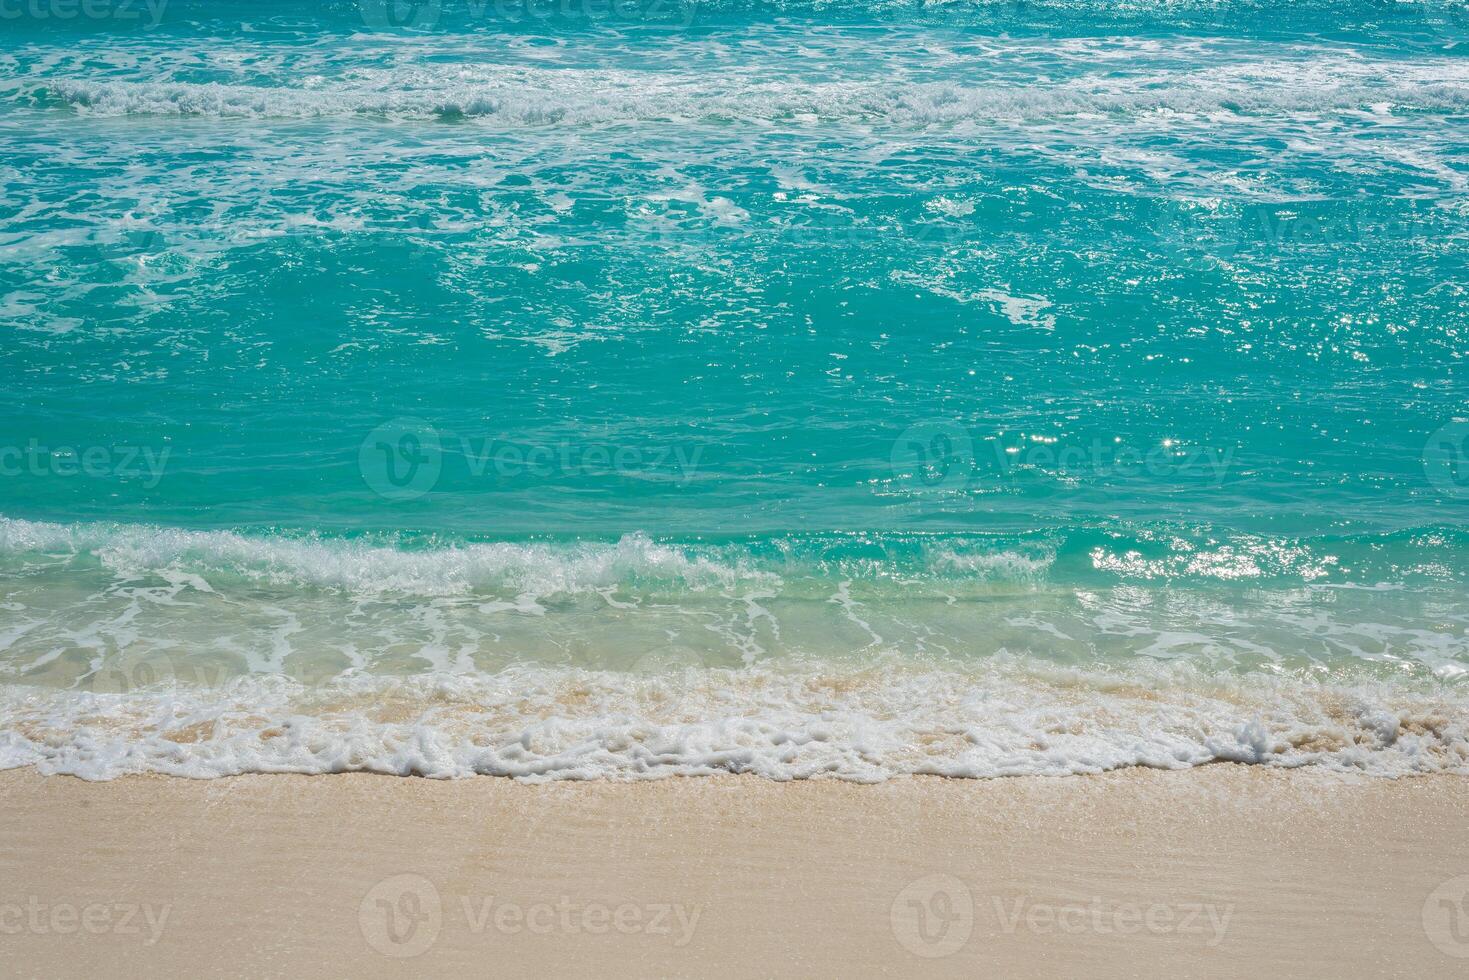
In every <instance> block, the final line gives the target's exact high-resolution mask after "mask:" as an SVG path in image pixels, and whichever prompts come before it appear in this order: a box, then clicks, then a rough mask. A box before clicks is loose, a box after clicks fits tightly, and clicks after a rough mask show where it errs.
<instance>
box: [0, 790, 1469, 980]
mask: <svg viewBox="0 0 1469 980" xmlns="http://www.w3.org/2000/svg"><path fill="white" fill-rule="evenodd" d="M0 793H3V798H4V800H5V818H6V819H5V820H4V821H3V825H0V838H3V845H0V972H4V973H6V974H7V975H15V976H37V977H97V976H139V977H141V976H148V977H156V976H165V975H170V976H191V977H193V976H206V977H211V976H241V977H261V976H292V977H295V976H308V977H309V976H331V977H342V976H361V977H371V976H412V977H418V976H440V975H448V976H476V977H486V976H510V977H514V976H532V975H534V976H556V977H564V976H588V977H609V976H629V977H648V976H739V977H774V976H803V977H804V976H841V977H855V976H904V977H906V976H915V975H934V976H965V977H1006V978H1010V977H1031V976H1038V977H1039V976H1044V977H1060V976H1066V977H1079V976H1085V977H1123V976H1126V977H1139V976H1140V977H1187V976H1217V977H1230V978H1234V977H1241V976H1246V975H1249V974H1251V973H1255V972H1258V973H1259V974H1260V975H1261V976H1289V977H1367V976H1381V977H1388V976H1393V977H1402V976H1415V977H1438V976H1455V975H1458V976H1463V975H1466V974H1469V958H1466V957H1469V899H1466V894H1469V877H1466V878H1459V877H1458V876H1464V875H1469V780H1465V779H1462V778H1456V777H1427V778H1418V779H1402V780H1397V781H1387V780H1374V779H1350V778H1343V777H1336V776H1329V775H1326V774H1313V773H1308V772H1294V773H1285V772H1272V771H1265V770H1259V769H1247V768H1243V767H1238V766H1229V765H1219V766H1210V767H1207V768H1203V769H1198V770H1193V771H1190V772H1181V773H1162V772H1150V771H1141V770H1133V771H1127V772H1120V773H1115V774H1111V775H1107V776H1096V777H1072V778H1065V779H1043V778H1034V779H1002V780H988V781H961V780H943V779H905V780H898V781H893V782H889V783H886V784H884V785H879V786H855V785H850V784H844V783H837V782H804V783H789V784H777V783H771V782H765V781H761V780H759V779H756V778H745V777H732V776H731V777H716V778H709V779H675V780H665V781H661V782H652V783H638V784H614V783H595V784H556V785H549V786H546V785H542V786H529V785H522V784H517V783H513V782H509V781H506V780H502V779H494V778H483V779H472V780H463V781H457V782H436V781H429V780H423V779H398V778H391V777H380V776H368V775H344V776H314V777H296V776H248V777H240V778H235V779H223V780H215V781H199V782H195V781H189V780H181V779H165V778H130V779H122V780H118V781H115V782H111V783H85V782H81V781H79V780H76V779H71V778H66V777H52V778H44V777H40V776H37V775H35V774H34V773H32V772H28V771H16V772H8V773H0ZM1455 954H1457V956H1456V955H1455Z"/></svg>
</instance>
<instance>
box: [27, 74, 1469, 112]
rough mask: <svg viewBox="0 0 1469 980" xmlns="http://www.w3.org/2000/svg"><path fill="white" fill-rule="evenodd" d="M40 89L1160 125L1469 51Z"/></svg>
mask: <svg viewBox="0 0 1469 980" xmlns="http://www.w3.org/2000/svg"><path fill="white" fill-rule="evenodd" d="M32 88H33V92H34V94H35V95H38V96H40V97H42V98H43V99H49V100H53V101H54V102H55V103H57V104H59V105H62V106H68V107H71V108H72V109H73V110H75V111H78V112H82V113H86V114H89V115H96V116H126V115H145V116H194V117H204V118H209V117H213V118H235V119H242V118H249V119H272V118H274V119H316V118H323V117H354V116H355V117H374V116H376V117H384V118H401V119H420V120H433V119H478V120H483V121H486V122H491V123H499V124H502V125H513V126H546V125H589V124H612V123H634V122H639V123H650V122H660V121H662V122H700V121H702V122H727V121H742V122H753V123H761V124H768V123H774V122H780V121H794V120H804V121H807V122H812V121H822V122H828V123H847V124H863V125H879V126H894V127H899V128H910V127H916V128H920V129H921V128H925V127H929V126H946V125H956V124H961V123H969V124H992V123H996V122H1004V121H1013V122H1019V121H1030V122H1034V121H1037V120H1048V119H1065V120H1070V121H1087V122H1089V123H1091V124H1095V123H1096V122H1097V120H1098V119H1101V118H1107V117H1118V116H1122V117H1133V118H1135V117H1150V118H1155V119H1156V120H1157V121H1158V122H1159V124H1162V123H1164V122H1169V121H1173V122H1177V121H1180V120H1183V121H1192V122H1195V123H1199V122H1211V123H1215V124H1217V123H1218V122H1220V121H1221V120H1226V119H1228V120H1236V121H1238V120H1241V119H1244V118H1247V117H1263V118H1264V119H1266V120H1267V121H1268V120H1274V119H1276V118H1277V117H1279V116H1280V115H1282V114H1287V115H1293V116H1302V117H1304V118H1314V117H1316V116H1318V115H1320V114H1341V113H1358V112H1363V111H1368V110H1370V109H1371V108H1372V107H1374V106H1396V107H1399V108H1402V109H1411V110H1413V111H1426V112H1459V111H1462V110H1463V109H1464V107H1465V106H1466V105H1469V78H1466V75H1465V72H1464V71H1463V69H1462V68H1460V67H1459V66H1457V65H1454V64H1447V65H1441V64H1436V63H1426V64H1411V63H1410V64H1404V63H1401V62H1392V63H1389V62H1368V63H1366V64H1364V63H1363V62H1362V61H1361V60H1360V59H1350V58H1341V57H1331V58H1324V59H1321V60H1316V61H1306V62H1292V61H1270V62H1260V63H1249V64H1244V65H1230V66H1225V67H1220V68H1209V69H1194V70H1191V71H1188V72H1182V71H1180V72H1168V71H1162V72H1159V71H1155V72H1148V73H1139V74H1137V75H1135V76H1132V77H1123V78H1118V77H1115V76H1114V75H1113V74H1112V73H1111V72H1109V73H1108V74H1107V75H1106V76H1105V77H1090V76H1084V77H1082V78H1079V79H1073V80H1070V81H1067V82H1063V83H1054V84H1050V85H1039V84H1037V83H1035V82H1034V81H1032V80H1026V81H1025V82H1024V83H1023V84H1021V83H1017V82H1015V81H1014V80H1013V79H1006V78H994V79H991V80H990V81H989V83H988V84H982V85H975V84H973V83H971V82H968V81H962V80H939V81H912V80H899V81H884V82H880V83H879V82H871V81H867V80H864V79H846V80H836V81H823V80H818V79H811V78H808V79H791V80H786V81H781V82H770V81H768V80H766V79H765V78H763V77H762V76H761V75H759V74H756V73H738V72H736V73H731V74H730V75H729V76H727V77H718V76H713V77H711V76H691V75H672V76H670V75H669V74H667V73H660V72H636V71H605V70H591V69H572V68H563V69H556V70H547V69H534V68H523V67H516V66H494V67H480V68H475V69H466V68H455V69H454V70H452V71H448V70H434V69H419V68H413V69H358V70H356V71H354V72H353V73H351V75H350V76H349V77H345V78H339V79H333V80H330V81H325V82H321V83H319V84H316V85H314V86H312V87H307V88H302V87H299V86H293V85H290V84H285V83H282V84H280V85H259V84H236V83H232V82H202V83H196V82H174V81H169V82H162V81H134V80H129V79H119V78H78V77H73V78H54V79H48V80H46V81H44V82H43V83H42V84H40V85H35V86H32Z"/></svg>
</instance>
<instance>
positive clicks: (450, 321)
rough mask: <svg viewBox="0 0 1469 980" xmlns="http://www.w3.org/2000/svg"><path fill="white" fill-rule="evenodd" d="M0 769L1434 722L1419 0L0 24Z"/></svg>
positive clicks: (1142, 749) (1019, 761) (1174, 738)
mask: <svg viewBox="0 0 1469 980" xmlns="http://www.w3.org/2000/svg"><path fill="white" fill-rule="evenodd" d="M0 68H3V71H0V188H3V193H0V330H3V338H4V340H3V343H0V373H3V376H4V377H5V379H6V383H5V384H4V385H3V386H0V764H3V765H26V764H39V765H40V766H41V767H42V768H43V769H44V770H45V771H64V772H76V773H80V774H83V775H87V776H90V777H104V778H105V777H108V776H111V775H115V774H118V773H121V772H126V771H136V770H157V771H164V772H173V773H178V774H183V775H216V774H221V773H228V772H238V771H250V770H275V769H290V770H299V771H336V770H342V769H374V770H379V771H389V772H405V773H406V772H416V773H427V774H432V775H459V774H467V773H471V772H495V773H509V774H514V775H521V776H531V777H540V776H577V777H591V776H619V777H620V776H640V775H663V774H668V773H677V772H707V771H721V770H734V771H754V772H760V773H763V774H766V775H770V776H774V777H778V778H790V777H801V776H809V775H821V774H833V775H838V776H843V777H848V778H860V779H879V778H883V777H885V776H888V775H892V774H896V773H908V772H941V773H947V774H952V775H993V774H1000V773H1012V772H1047V773H1058V774H1059V773H1067V772H1080V771H1092V770H1095V769H1100V768H1110V767H1116V766H1123V765H1133V764H1146V765H1159V766H1185V765H1193V764H1197V763H1200V762H1206V761H1211V760H1215V759H1237V760H1242V761H1250V762H1260V763H1268V764H1284V765H1300V764H1321V765H1327V766H1332V767H1336V768H1356V769H1362V770H1365V771H1369V772H1383V773H1401V772H1421V771H1442V770H1454V771H1464V770H1466V769H1469V688H1466V687H1465V686H1464V685H1465V684H1466V683H1469V680H1466V679H1465V678H1466V674H1469V520H1466V519H1469V378H1466V363H1465V362H1466V357H1469V312H1466V311H1469V305H1466V302H1465V300H1466V286H1469V276H1466V261H1465V257H1466V254H1469V253H1466V245H1469V241H1466V239H1469V8H1466V7H1465V6H1463V5H1459V4H1456V3H1452V2H1428V3H1388V2H1376V0H1374V2H1349V3H1310V2H1305V3H1301V2H1295V3H1246V2H1236V0H1220V2H1207V3H1206V2H1188V0H1184V2H1177V3H1173V2H1166V3H1165V2H1152V0H1140V2H1104V0H1074V2H1057V3H1037V4H1031V3H1023V4H1015V3H999V2H997V3H969V2H953V3H909V2H891V3H883V2H873V0H851V2H847V3H840V4H836V3H831V4H827V3H780V4H772V3H738V2H718V3H704V2H696V0H625V2H612V0H554V2H550V0H548V2H527V0H500V2H497V3H489V2H486V3H469V2H467V0H462V2H461V0H437V2H434V0H428V2H421V3H416V4H410V3H392V2H389V0H363V2H362V3H361V4H358V3H320V4H308V3H304V2H301V0H295V2H289V3H288V2H283V0H258V2H253V3H232V2H206V0H167V2H162V0H153V3H152V4H151V5H150V4H148V3H144V2H142V0H107V2H104V0H97V2H96V3H95V4H93V5H91V6H89V7H88V8H87V9H86V10H85V11H82V10H81V8H79V7H77V6H75V5H73V4H69V3H66V2H65V0H47V2H42V0H25V2H24V3H20V2H17V3H13V4H11V5H9V6H4V7H3V8H0Z"/></svg>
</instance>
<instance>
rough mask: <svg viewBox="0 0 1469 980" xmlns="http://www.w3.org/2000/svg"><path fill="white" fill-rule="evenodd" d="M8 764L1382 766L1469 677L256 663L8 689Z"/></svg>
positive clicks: (475, 769)
mask: <svg viewBox="0 0 1469 980" xmlns="http://www.w3.org/2000/svg"><path fill="white" fill-rule="evenodd" d="M0 708H3V712H4V716H5V717H6V718H7V719H8V720H7V722H6V723H5V726H4V729H3V731H0V768H19V767H24V766H34V767H36V769H37V770H38V771H39V772H41V773H44V774H70V775H75V776H80V777H82V778H85V779H90V780H107V779H112V778H115V777H117V776H121V775H124V774H129V773H161V774H167V775H171V776H184V777H193V778H212V777H219V776H229V775H236V774H241V773H341V772H373V773H384V774H393V775H402V776H409V775H416V776H428V777H435V778H455V777H467V776H473V775H497V776H509V777H513V778H516V779H521V780H529V781H546V780H564V779H581V780H585V779H614V780H634V779H656V778H660V777H667V776H693V775H711V774H716V773H751V774H755V775H759V776H763V777H765V778H769V779H774V780H791V779H811V778H835V779H842V780H851V781H858V782H880V781H883V780H885V779H888V778H890V777H893V776H900V775H919V774H927V775H939V776H948V777H967V778H985V777H997V776H1015V775H1049V776H1063V775H1071V774H1079V773H1096V772H1103V771H1107V770H1113V769H1120V768H1126V767H1130V766H1146V767H1150V768H1159V769H1187V768H1191V767H1194V766H1199V765H1204V764H1207V763H1211V762H1223V761H1228V762H1239V763H1248V764H1255V765H1264V766H1270V767H1285V768H1294V767H1302V766H1311V767H1319V768H1324V769H1328V770H1335V771H1345V772H1358V773H1364V774H1370V775H1380V776H1402V775H1413V774H1427V773H1457V774H1469V691H1466V689H1464V688H1463V687H1456V686H1453V685H1424V684H1414V685H1409V684H1396V683H1385V682H1365V683H1357V684H1346V683H1341V684H1327V683H1318V682H1315V681H1311V680H1309V679H1303V678H1282V677H1247V678H1246V677H1232V676H1218V675H1216V676H1209V675H1205V674H1202V673H1200V672H1197V671H1194V670H1191V669H1189V668H1184V667H1176V666H1175V667H1165V666H1161V665H1160V666H1158V667H1157V668H1156V669H1151V670H1147V669H1130V670H1129V671H1127V672H1099V671H1091V672H1087V671H1079V670H1063V669H1051V670H1036V669H1033V668H1031V667H1028V666H1023V665H1020V664H1018V663H1014V662H1011V663H1000V664H988V665H985V666H983V667H976V668H974V669H970V670H958V669H954V670H930V669H916V668H909V667H874V668H869V669H864V670H857V671H844V672H840V673H834V672H831V671H829V670H823V669H821V668H816V667H803V668H791V669H787V670H779V669H770V668H763V667H762V668H752V669H746V670H687V671H683V672H671V673H664V674H657V675H651V674H639V673H635V672H626V673H619V672H604V671H585V670H577V669H570V668H565V669H562V668H541V667H537V668H525V669H512V670H507V671H504V672H501V673H499V674H493V675H478V676H447V675H440V676H418V677H412V678H384V677H370V676H344V677H342V678H339V679H337V680H335V681H333V682H330V683H327V684H324V685H317V686H305V685H302V684H299V683H297V682H295V681H293V680H290V679H287V678H284V677H247V678H240V679H236V680H234V681H230V682H228V683H225V684H223V685H220V686H217V687H204V686H198V687H192V688H190V687H184V686H168V687H159V688H157V689H152V690H140V691H131V692H128V693H123V694H97V693H90V692H80V691H55V690H50V691H48V690H42V689H37V688H33V687H26V686H20V685H9V686H6V687H4V688H0Z"/></svg>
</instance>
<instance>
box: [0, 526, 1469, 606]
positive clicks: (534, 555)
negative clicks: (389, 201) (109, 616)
mask: <svg viewBox="0 0 1469 980" xmlns="http://www.w3.org/2000/svg"><path fill="white" fill-rule="evenodd" d="M1466 554H1469V532H1466V531H1464V530H1462V529H1457V528H1420V529H1412V530H1404V531H1398V532H1391V533H1385V534H1362V535H1351V536H1343V535H1336V536H1318V537H1305V538H1301V537H1289V536H1282V535H1265V534H1258V533H1249V532H1241V531H1230V530H1227V529H1220V528H1213V527H1209V526H1189V525H1179V524H1172V523H1157V524H1148V525H1139V524H1127V523H1122V524H1114V525H1090V524H1082V525H1076V526H1074V527H1070V528H1067V527H1055V528H1046V529H1037V530H1034V531H1029V532H1016V533H968V534H966V533H956V532H929V533H913V532H901V531H892V532H862V533H827V534H820V533H808V534H799V533H790V534H779V535H772V536H764V537H757V538H745V539H731V540H724V541H704V540H698V539H673V538H654V537H652V536H650V535H648V534H647V533H645V532H642V531H632V532H628V533H626V534H623V535H621V536H619V537H616V538H611V539H596V538H574V539H564V540H496V541H477V540H472V539H461V540H453V539H445V538H443V537H424V536H416V535H409V534H403V533H398V534H391V535H381V534H380V535H365V536H356V537H330V536H324V535H319V534H307V533H303V532H295V531H275V532H270V531H241V530H192V529H185V528H175V527H162V526H153V525H145V524H108V523H77V524H62V523H55V522H47V521H30V520H24V519H20V518H9V517H0V563H4V562H6V561H7V560H8V561H10V562H17V561H24V560H26V559H28V558H29V559H31V560H37V559H40V558H49V559H51V560H53V561H63V562H66V563H68V564H71V563H75V562H78V561H83V560H91V561H94V562H95V563H96V564H97V565H98V566H99V567H100V568H101V569H102V570H103V571H105V572H108V573H110V574H112V575H114V576H116V577H118V578H122V579H135V578H138V577H144V576H147V575H150V574H156V573H159V572H162V571H168V572H187V573H191V574H196V575H198V576H203V577H208V576H211V575H222V576H225V577H226V579H238V580H243V581H253V582H259V583H266V584H271V585H276V586H282V587H293V586H299V587H307V588H326V589H338V590H342V591H346V592H352V593H363V594H374V593H401V594H405V595H419V596H456V595H464V594H467V593H471V592H474V591H475V590H477V589H512V590H515V591H517V592H521V593H531V594H536V595H554V594H571V593H579V592H590V591H601V590H603V589H605V588H606V587H608V586H612V585H619V584H623V585H639V584H641V585H647V586H657V585H670V586H677V587H678V588H681V589H687V590H694V591H701V590H712V591H721V590H722V591H725V592H729V591H737V590H739V589H741V588H745V587H760V588H780V587H781V586H782V585H783V584H788V583H792V582H797V581H800V580H803V579H820V580H822V581H828V582H835V581H839V580H842V579H859V580H863V581H870V582H884V581H891V582H893V583H895V584H897V585H901V586H904V587H907V586H909V585H911V584H913V580H914V578H915V576H916V577H918V578H920V579H932V580H935V581H941V582H944V583H949V584H952V583H954V582H963V581H973V582H987V583H993V582H1009V583H1015V584H1021V585H1025V584H1040V583H1043V582H1047V581H1051V582H1065V581H1079V582H1081V583H1083V584H1087V583H1092V584H1107V583H1118V582H1136V583H1147V582H1156V583H1167V584H1175V585H1176V584H1186V583H1189V582H1197V583H1211V582H1213V583H1228V582H1244V583H1248V584H1262V585H1263V584H1285V585H1310V584H1321V585H1330V584H1340V585H1351V586H1362V587H1369V588H1372V587H1380V586H1383V585H1393V584H1403V583H1416V584H1425V585H1432V584H1435V583H1437V584H1454V583H1458V582H1461V581H1462V580H1463V578H1464V572H1463V559H1464V557H1465V555H1466ZM4 567H5V566H4V565H3V564H0V569H3V568H4Z"/></svg>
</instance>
